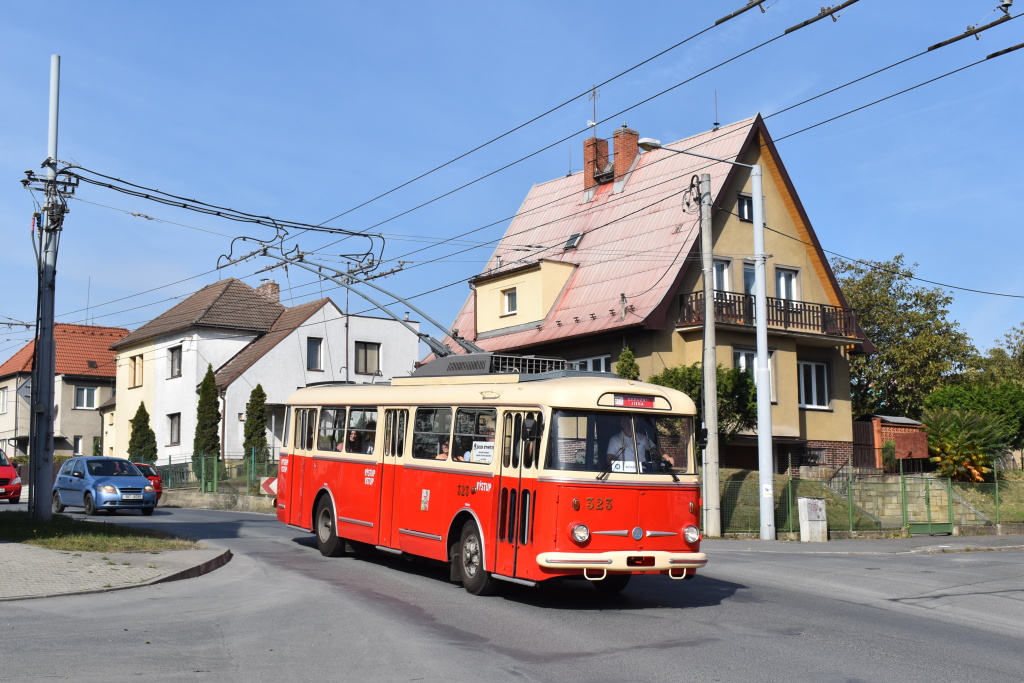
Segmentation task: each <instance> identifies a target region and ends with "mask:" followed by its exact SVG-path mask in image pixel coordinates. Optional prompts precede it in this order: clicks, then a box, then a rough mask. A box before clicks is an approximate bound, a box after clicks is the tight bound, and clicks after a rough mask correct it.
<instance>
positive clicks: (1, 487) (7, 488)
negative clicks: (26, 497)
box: [0, 451, 21, 504]
mask: <svg viewBox="0 0 1024 683" xmlns="http://www.w3.org/2000/svg"><path fill="white" fill-rule="evenodd" d="M0 500H6V501H8V502H9V503H11V504H16V503H18V502H20V501H21V477H19V476H18V470H16V469H15V468H14V465H12V464H11V461H10V460H8V459H7V455H6V454H5V453H4V452H3V451H0Z"/></svg>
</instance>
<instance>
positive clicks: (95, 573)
mask: <svg viewBox="0 0 1024 683" xmlns="http://www.w3.org/2000/svg"><path fill="white" fill-rule="evenodd" d="M230 559H231V551H230V550H224V549H218V548H206V549H203V550H163V551H156V552H133V553H88V552H82V553H79V552H71V551H66V550H47V549H45V548H37V547H36V546H31V545H25V544H24V543H8V542H4V541H0V577H2V578H0V602H3V601H5V600H24V599H28V598H46V597H53V596H56V595H70V594H74V593H102V592H105V591H113V590H120V589H123V588H133V587H135V586H148V585H152V584H154V583H162V582H164V581H176V580H178V579H189V578H193V577H196V576H201V575H203V574H205V573H207V572H210V571H213V570H214V569H216V568H218V567H221V566H223V565H224V564H226V563H227V562H228V561H229V560H230Z"/></svg>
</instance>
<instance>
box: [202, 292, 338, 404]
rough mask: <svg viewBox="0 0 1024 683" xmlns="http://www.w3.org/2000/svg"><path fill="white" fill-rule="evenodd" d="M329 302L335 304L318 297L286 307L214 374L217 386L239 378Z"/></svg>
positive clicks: (222, 386) (220, 386) (224, 385)
mask: <svg viewBox="0 0 1024 683" xmlns="http://www.w3.org/2000/svg"><path fill="white" fill-rule="evenodd" d="M328 304H330V305H331V306H333V305H334V304H333V302H332V301H331V300H330V299H318V300H317V301H310V302H309V303H306V304H302V305H301V306H295V307H293V308H287V309H285V310H284V312H283V313H281V315H280V317H278V319H277V321H276V322H275V323H274V325H273V327H271V328H270V331H269V332H267V333H266V334H264V335H263V336H262V337H260V338H259V339H256V340H254V341H253V342H252V343H251V344H248V345H247V346H246V347H245V348H243V349H242V350H241V351H239V352H238V353H237V354H235V356H234V358H232V359H231V360H229V361H228V362H227V363H225V364H224V365H222V366H220V368H219V369H218V370H217V372H216V374H215V375H214V378H215V379H216V382H217V388H218V389H222V388H224V387H226V386H227V385H229V384H231V383H232V382H234V381H235V380H236V379H238V377H239V375H241V374H242V373H243V372H245V371H246V370H247V369H249V368H250V367H251V366H252V364H253V363H255V362H256V361H258V360H259V359H260V358H262V357H263V356H264V355H265V354H266V353H267V352H268V351H270V350H271V349H272V348H274V347H275V346H277V345H278V344H279V343H280V342H281V341H282V340H283V339H284V338H285V337H287V336H288V335H289V334H291V333H292V332H294V331H295V330H296V329H297V328H298V327H300V326H302V325H303V324H304V323H305V322H306V321H307V320H308V319H309V317H310V316H311V315H313V314H314V313H316V312H317V311H318V310H320V309H321V308H323V307H324V306H326V305H328Z"/></svg>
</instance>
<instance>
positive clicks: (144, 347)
mask: <svg viewBox="0 0 1024 683" xmlns="http://www.w3.org/2000/svg"><path fill="white" fill-rule="evenodd" d="M279 298H280V288H279V286H278V285H277V283H275V282H272V281H265V282H264V283H263V284H261V285H260V286H259V287H256V288H252V287H250V286H249V285H247V284H245V283H244V282H242V281H241V280H237V279H235V278H228V279H225V280H221V281H219V282H215V283H213V284H211V285H207V286H206V287H204V288H203V289H201V290H199V291H198V292H196V293H195V294H193V295H191V296H189V297H188V298H186V299H185V300H183V301H181V302H180V303H178V304H177V305H175V306H174V307H172V308H171V309H169V310H168V311H165V312H164V313H162V314H161V315H159V316H157V317H156V318H154V319H153V320H151V321H149V322H148V323H146V324H145V325H143V326H142V327H140V328H139V329H137V330H135V331H134V332H132V333H131V334H129V335H128V336H126V337H125V338H124V339H122V340H120V341H119V342H118V343H117V344H115V345H114V346H113V349H114V350H115V351H116V353H117V386H118V388H119V393H118V396H117V404H116V408H115V409H114V411H113V415H114V418H113V422H114V424H113V425H112V428H111V429H110V431H111V433H112V434H113V437H114V452H115V453H116V454H117V455H124V454H126V453H127V450H128V441H129V439H130V437H131V426H130V424H129V422H130V421H131V419H132V418H133V417H134V416H135V414H136V412H137V410H138V407H139V404H140V403H143V402H144V403H145V405H146V410H147V411H148V412H149V414H150V426H151V427H152V428H153V430H154V432H156V437H157V449H158V462H159V463H160V464H167V463H172V462H173V463H178V462H184V461H187V460H189V459H190V458H191V455H192V440H193V436H194V434H195V427H196V409H197V405H198V400H199V396H198V388H199V385H200V383H201V382H202V379H203V376H204V375H205V374H206V369H207V367H208V366H209V367H212V368H213V370H214V376H215V379H216V383H217V391H218V394H219V398H220V411H221V453H222V454H223V455H224V457H225V458H241V457H242V455H243V452H242V451H243V449H242V444H243V442H244V434H243V429H244V424H245V423H244V420H245V409H246V404H247V403H248V402H249V397H250V394H251V393H252V390H253V389H254V388H255V387H256V385H257V384H260V385H261V386H262V387H263V390H264V391H265V392H266V394H267V441H268V443H269V444H270V446H271V452H272V453H276V452H277V449H278V448H279V447H280V445H281V439H282V436H283V430H284V403H285V401H286V400H287V398H288V396H289V395H290V394H291V393H292V392H293V391H295V390H296V389H298V388H301V387H304V386H307V385H309V384H317V383H324V382H354V383H358V384H362V383H365V384H369V383H373V382H381V381H387V380H390V379H391V377H393V376H394V375H405V374H407V373H408V372H410V371H411V370H412V369H413V366H414V364H415V361H416V358H417V347H418V344H419V339H418V337H417V336H416V335H415V334H413V333H412V332H410V331H408V329H406V328H405V327H404V326H403V325H402V324H401V323H399V322H398V321H395V320H390V319H384V318H375V317H370V316H360V315H347V314H345V313H343V312H342V311H341V310H340V309H339V308H338V307H337V306H336V305H335V304H334V302H333V301H331V300H330V299H329V298H323V299H319V300H316V301H311V302H308V303H305V304H301V305H298V306H293V307H290V308H289V307H285V306H284V305H282V304H281V303H280V300H279ZM410 324H411V325H413V326H414V327H417V326H418V323H415V322H410Z"/></svg>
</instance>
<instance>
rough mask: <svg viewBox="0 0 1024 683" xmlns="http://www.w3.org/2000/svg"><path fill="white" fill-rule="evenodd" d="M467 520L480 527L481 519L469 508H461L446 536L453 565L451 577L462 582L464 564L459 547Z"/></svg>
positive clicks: (449, 558)
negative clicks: (462, 563) (461, 560)
mask: <svg viewBox="0 0 1024 683" xmlns="http://www.w3.org/2000/svg"><path fill="white" fill-rule="evenodd" d="M466 522H474V523H476V524H477V527H478V528H479V525H480V520H478V519H477V518H476V516H475V515H474V514H473V513H472V512H470V511H469V510H467V509H463V510H459V511H458V513H457V514H456V515H455V517H453V518H452V521H451V523H450V524H449V525H448V535H447V537H446V538H447V540H446V548H447V550H448V552H447V557H448V560H449V563H450V566H451V577H450V578H451V580H452V581H454V582H455V583H461V582H462V571H461V566H462V565H461V563H460V562H459V549H460V547H461V543H462V529H463V527H465V526H466Z"/></svg>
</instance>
